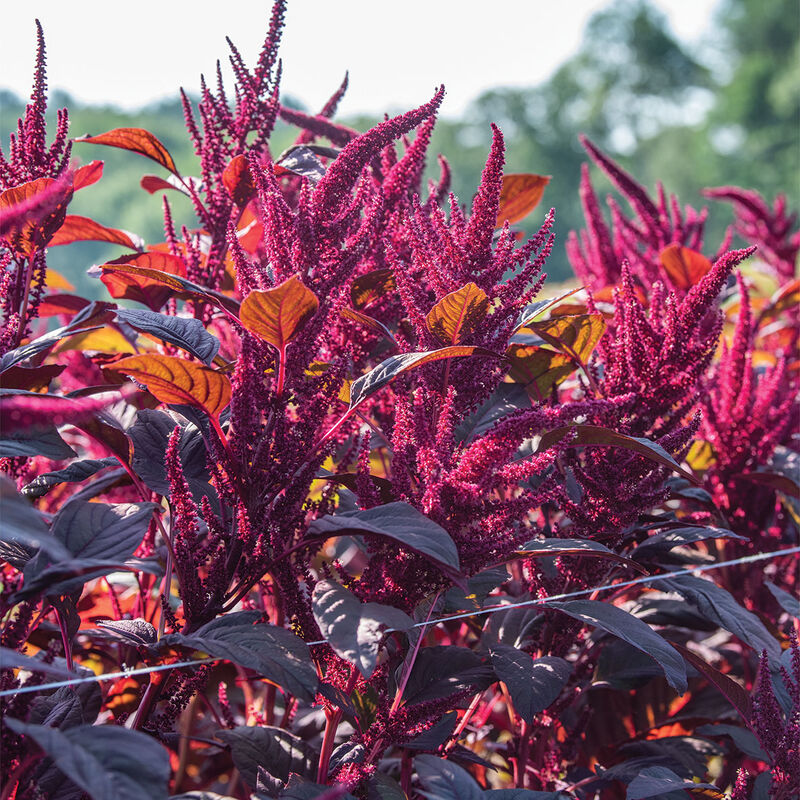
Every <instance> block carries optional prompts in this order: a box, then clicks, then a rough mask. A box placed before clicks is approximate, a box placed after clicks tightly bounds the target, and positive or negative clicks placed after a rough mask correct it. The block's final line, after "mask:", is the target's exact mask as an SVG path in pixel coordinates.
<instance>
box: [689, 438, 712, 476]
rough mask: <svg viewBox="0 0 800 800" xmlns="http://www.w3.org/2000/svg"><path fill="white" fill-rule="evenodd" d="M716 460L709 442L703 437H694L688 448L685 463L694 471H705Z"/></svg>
mask: <svg viewBox="0 0 800 800" xmlns="http://www.w3.org/2000/svg"><path fill="white" fill-rule="evenodd" d="M716 461H717V454H716V453H715V452H714V448H713V446H712V444H711V442H707V441H705V440H703V439H696V440H695V441H693V442H692V446H691V447H690V448H689V453H688V454H687V456H686V463H687V464H688V465H689V466H690V467H691V468H692V469H693V470H694V471H695V472H705V471H706V470H707V469H708V468H709V467H711V466H713V465H714V464H715V463H716Z"/></svg>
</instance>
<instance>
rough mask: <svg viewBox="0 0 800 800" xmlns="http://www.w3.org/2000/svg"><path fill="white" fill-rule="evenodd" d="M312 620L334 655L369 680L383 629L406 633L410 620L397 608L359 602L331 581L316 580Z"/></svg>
mask: <svg viewBox="0 0 800 800" xmlns="http://www.w3.org/2000/svg"><path fill="white" fill-rule="evenodd" d="M312 606H313V610H314V619H315V620H316V621H317V625H319V628H320V631H321V632H322V635H323V636H324V637H325V640H326V641H327V642H328V644H329V645H330V646H331V647H332V648H333V649H334V651H335V652H336V654H337V655H338V656H340V657H341V658H343V659H345V661H349V662H350V663H351V664H355V665H356V666H357V667H358V669H359V671H360V672H361V674H362V675H363V676H364V677H365V678H369V677H370V676H371V675H372V673H373V671H374V669H375V663H376V661H377V658H378V647H379V644H380V641H381V639H382V638H383V635H384V634H383V630H384V628H398V629H400V630H407V629H409V628H411V627H413V625H414V620H412V619H411V617H409V616H408V614H406V613H405V612H404V611H401V610H400V609H399V608H392V607H391V606H384V605H380V604H379V603H362V602H361V601H360V600H359V599H358V598H357V597H356V596H355V595H354V594H353V593H352V592H350V591H348V590H347V589H345V588H344V586H340V585H339V584H338V583H336V582H335V581H331V580H326V581H320V582H319V583H318V584H317V585H316V586H315V587H314V593H313V595H312Z"/></svg>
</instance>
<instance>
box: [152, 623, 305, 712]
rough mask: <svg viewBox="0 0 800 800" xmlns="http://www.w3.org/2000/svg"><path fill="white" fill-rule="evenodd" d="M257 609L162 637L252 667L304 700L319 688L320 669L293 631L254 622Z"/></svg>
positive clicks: (174, 644)
mask: <svg viewBox="0 0 800 800" xmlns="http://www.w3.org/2000/svg"><path fill="white" fill-rule="evenodd" d="M259 619H261V613H260V612H258V611H238V612H236V613H233V614H227V615H226V616H224V617H218V618H217V619H215V620H212V621H211V622H208V623H206V624H205V625H203V626H202V627H200V628H198V629H197V630H196V631H195V632H194V633H191V634H187V635H184V634H180V633H172V634H169V635H167V636H164V637H163V638H162V639H161V644H162V645H164V646H167V647H184V648H187V649H190V650H200V651H202V652H204V653H208V654H209V655H210V656H213V657H214V658H224V659H227V660H229V661H232V662H233V663H234V664H238V665H239V666H241V667H245V668H247V669H252V670H254V671H255V672H257V673H258V674H259V675H262V676H263V677H265V678H267V679H269V680H270V681H273V682H274V683H276V684H278V686H281V687H282V688H283V689H285V690H286V691H288V692H291V693H292V694H293V695H295V696H297V697H299V698H300V699H301V700H311V699H312V698H313V697H314V695H315V693H316V690H317V671H316V669H315V668H314V664H313V662H312V661H311V658H310V656H309V653H308V647H307V646H306V643H305V642H304V641H303V640H302V639H299V638H298V637H297V636H295V635H294V634H293V633H292V632H291V631H287V630H285V629H284V628H278V627H276V626H274V625H264V624H254V623H256V622H257V621H258V620H259Z"/></svg>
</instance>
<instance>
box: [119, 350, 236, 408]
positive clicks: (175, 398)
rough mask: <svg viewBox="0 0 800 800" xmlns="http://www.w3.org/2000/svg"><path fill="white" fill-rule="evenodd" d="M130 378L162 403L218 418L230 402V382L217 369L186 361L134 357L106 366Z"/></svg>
mask: <svg viewBox="0 0 800 800" xmlns="http://www.w3.org/2000/svg"><path fill="white" fill-rule="evenodd" d="M104 370H105V371H110V372H118V373H120V374H123V375H130V376H131V377H132V378H133V379H134V380H135V381H137V382H138V383H143V384H144V385H145V386H147V389H148V391H149V392H150V393H151V394H152V395H154V396H155V397H157V398H158V399H159V400H160V401H161V402H162V403H167V404H170V403H175V404H178V405H191V406H194V407H195V408H199V409H202V410H203V411H205V412H206V413H207V414H209V415H211V416H213V417H217V416H219V413H220V411H222V409H224V408H225V406H227V405H228V403H229V402H230V399H231V382H230V381H229V380H228V378H227V377H226V376H225V375H223V374H222V373H220V372H217V371H216V370H213V369H210V368H209V367H204V366H202V365H201V364H196V363H195V362H194V361H187V360H186V359H183V358H175V357H174V356H162V355H146V356H131V357H130V358H123V359H121V360H120V361H117V362H115V363H114V364H112V365H110V366H107V367H104Z"/></svg>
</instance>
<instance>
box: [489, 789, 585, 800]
mask: <svg viewBox="0 0 800 800" xmlns="http://www.w3.org/2000/svg"><path fill="white" fill-rule="evenodd" d="M483 797H484V800H571V798H572V796H571V795H568V794H565V793H564V792H539V791H536V790H535V789H487V790H486V791H484V793H483Z"/></svg>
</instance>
